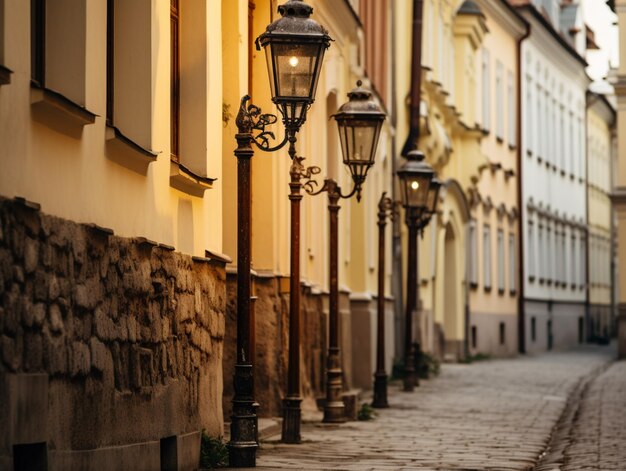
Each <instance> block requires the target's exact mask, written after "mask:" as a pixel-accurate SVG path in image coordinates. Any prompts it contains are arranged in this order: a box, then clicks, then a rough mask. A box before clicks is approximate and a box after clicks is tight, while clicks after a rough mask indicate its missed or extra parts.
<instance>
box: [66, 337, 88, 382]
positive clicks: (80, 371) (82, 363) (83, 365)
mask: <svg viewBox="0 0 626 471" xmlns="http://www.w3.org/2000/svg"><path fill="white" fill-rule="evenodd" d="M90 369H91V359H90V354H89V347H88V346H87V345H86V344H84V343H82V342H72V354H71V369H70V374H71V375H72V376H73V377H75V376H85V375H87V374H88V373H89V370H90Z"/></svg>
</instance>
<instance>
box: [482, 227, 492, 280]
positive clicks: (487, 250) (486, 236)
mask: <svg viewBox="0 0 626 471" xmlns="http://www.w3.org/2000/svg"><path fill="white" fill-rule="evenodd" d="M483 260H484V266H483V283H484V285H485V290H487V291H489V290H490V289H491V229H490V227H489V225H487V224H485V225H484V226H483Z"/></svg>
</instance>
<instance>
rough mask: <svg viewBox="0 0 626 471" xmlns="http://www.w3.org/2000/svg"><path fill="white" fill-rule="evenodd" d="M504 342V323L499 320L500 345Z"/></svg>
mask: <svg viewBox="0 0 626 471" xmlns="http://www.w3.org/2000/svg"><path fill="white" fill-rule="evenodd" d="M505 342H506V325H505V324H504V322H500V345H504V343H505Z"/></svg>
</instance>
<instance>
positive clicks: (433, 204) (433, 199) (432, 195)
mask: <svg viewBox="0 0 626 471" xmlns="http://www.w3.org/2000/svg"><path fill="white" fill-rule="evenodd" d="M439 187H440V184H439V183H437V184H434V183H431V185H430V188H429V189H428V198H427V200H426V210H427V211H430V212H435V211H436V210H437V195H438V194H439Z"/></svg>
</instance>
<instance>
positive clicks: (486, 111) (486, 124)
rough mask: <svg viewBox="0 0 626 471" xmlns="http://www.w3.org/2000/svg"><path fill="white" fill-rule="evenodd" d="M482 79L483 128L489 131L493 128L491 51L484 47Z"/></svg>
mask: <svg viewBox="0 0 626 471" xmlns="http://www.w3.org/2000/svg"><path fill="white" fill-rule="evenodd" d="M482 80H483V93H482V95H483V103H482V110H483V129H484V130H485V131H489V129H490V128H491V119H490V117H491V116H490V114H491V113H490V112H491V109H490V106H491V104H490V99H489V98H490V97H489V94H490V90H489V51H488V50H487V49H483V68H482Z"/></svg>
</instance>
